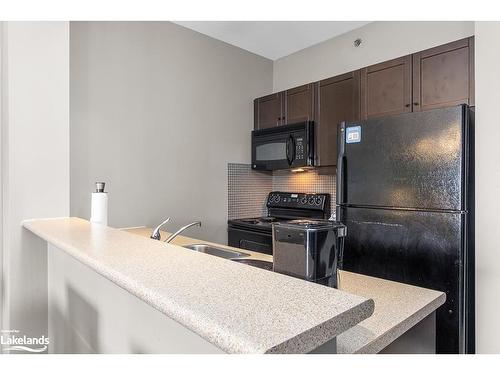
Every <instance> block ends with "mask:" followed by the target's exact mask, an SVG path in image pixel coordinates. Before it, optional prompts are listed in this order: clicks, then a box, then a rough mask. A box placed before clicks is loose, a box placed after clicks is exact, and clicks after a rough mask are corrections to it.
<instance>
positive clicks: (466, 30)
mask: <svg viewBox="0 0 500 375" xmlns="http://www.w3.org/2000/svg"><path fill="white" fill-rule="evenodd" d="M471 35H474V22H372V23H370V24H368V25H366V26H363V27H361V28H359V29H356V30H353V31H351V32H348V33H346V34H343V35H340V36H338V37H335V38H332V39H329V40H327V41H325V42H322V43H319V44H317V45H315V46H312V47H309V48H306V49H304V50H302V51H298V52H296V53H294V54H292V55H289V56H285V57H283V58H281V59H278V60H276V61H275V62H274V76H273V81H274V83H273V90H274V91H275V92H276V91H281V90H285V89H288V88H291V87H294V86H298V85H301V84H305V83H309V82H314V81H317V80H320V79H324V78H328V77H333V76H336V75H338V74H342V73H346V72H349V71H352V70H356V69H359V68H362V67H365V66H368V65H372V64H376V63H379V62H382V61H386V60H390V59H393V58H396V57H400V56H404V55H408V54H411V53H414V52H417V51H421V50H424V49H427V48H431V47H435V46H438V45H440V44H444V43H447V42H451V41H454V40H457V39H461V38H465V37H468V36H471ZM357 38H361V39H362V40H363V42H362V43H361V45H360V46H359V47H358V48H355V47H354V45H353V42H354V40H355V39H357Z"/></svg>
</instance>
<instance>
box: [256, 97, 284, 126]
mask: <svg viewBox="0 0 500 375" xmlns="http://www.w3.org/2000/svg"><path fill="white" fill-rule="evenodd" d="M283 117H284V115H283V93H282V92H278V93H275V94H271V95H266V96H263V97H262V98H257V99H255V100H254V128H255V129H265V128H272V127H273V126H278V125H281V123H282V121H283Z"/></svg>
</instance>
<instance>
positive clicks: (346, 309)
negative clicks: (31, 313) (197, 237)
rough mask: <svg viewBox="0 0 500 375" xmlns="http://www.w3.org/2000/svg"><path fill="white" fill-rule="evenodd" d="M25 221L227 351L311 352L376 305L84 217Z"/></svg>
mask: <svg viewBox="0 0 500 375" xmlns="http://www.w3.org/2000/svg"><path fill="white" fill-rule="evenodd" d="M23 225H24V227H25V228H27V229H28V230H30V231H31V232H33V233H34V234H36V235H38V236H39V237H41V238H43V239H44V240H46V241H48V242H50V243H51V244H53V245H54V246H56V247H58V248H60V249H62V250H63V251H65V252H67V253H68V254H70V255H72V256H73V257H74V258H76V259H77V260H79V261H80V262H82V263H84V264H86V265H87V266H89V267H91V268H92V269H94V270H95V271H96V272H97V273H99V274H101V275H103V276H104V277H106V278H108V279H109V280H111V281H113V282H114V283H116V284H117V285H119V286H121V287H122V288H124V289H126V290H128V291H129V292H130V293H132V294H134V295H135V296H137V297H138V298H140V299H141V300H143V301H145V302H146V303H148V304H149V305H151V306H153V307H154V308H156V309H158V310H159V311H161V312H163V313H164V314H165V315H167V316H168V317H170V318H172V319H174V320H176V321H177V322H179V323H181V324H182V325H184V326H185V327H187V328H189V329H190V330H192V331H193V332H196V333H197V334H198V335H200V336H201V337H203V338H204V339H206V340H207V341H209V342H211V343H212V344H214V345H216V346H217V347H219V348H221V349H222V350H224V351H226V352H228V353H307V352H310V351H311V350H313V349H315V348H317V347H318V346H320V345H322V344H323V343H325V342H327V341H329V340H330V339H332V338H334V337H336V336H337V335H339V334H340V333H342V332H344V331H346V330H348V329H349V328H351V327H354V326H355V325H357V324H358V323H359V322H361V321H363V320H365V319H366V318H368V317H369V316H370V315H371V314H372V313H373V310H374V303H373V300H372V299H369V298H365V297H360V296H356V295H353V294H351V293H346V292H343V291H339V290H336V289H332V288H328V287H325V286H321V285H318V284H314V283H310V282H307V281H303V280H299V279H296V278H293V277H289V276H285V275H281V274H277V273H274V272H269V271H265V270H261V269H258V268H255V267H249V266H247V265H244V264H238V263H236V262H231V261H228V260H226V259H221V258H218V257H215V256H211V255H207V254H202V253H197V252H195V251H192V250H187V249H184V248H182V247H179V246H175V245H169V244H165V243H162V242H158V241H154V240H151V239H149V238H145V237H143V236H137V235H134V234H131V233H127V232H126V231H122V230H118V229H113V228H109V227H105V226H102V225H96V224H91V223H89V222H88V221H86V220H83V219H78V218H56V219H42V220H29V221H25V222H24V223H23ZM197 242H199V241H197Z"/></svg>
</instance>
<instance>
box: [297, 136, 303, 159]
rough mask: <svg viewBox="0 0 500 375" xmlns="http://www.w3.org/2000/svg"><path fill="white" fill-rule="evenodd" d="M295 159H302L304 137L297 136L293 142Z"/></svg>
mask: <svg viewBox="0 0 500 375" xmlns="http://www.w3.org/2000/svg"><path fill="white" fill-rule="evenodd" d="M295 159H298V160H304V159H305V157H304V138H302V137H301V138H297V139H296V143H295Z"/></svg>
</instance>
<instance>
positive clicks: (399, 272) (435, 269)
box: [336, 105, 475, 353]
mask: <svg viewBox="0 0 500 375" xmlns="http://www.w3.org/2000/svg"><path fill="white" fill-rule="evenodd" d="M473 137H474V109H473V108H470V107H468V106H466V105H461V106H456V107H450V108H444V109H435V110H431V111H426V112H415V113H407V114H401V115H396V116H391V117H384V118H376V119H370V120H364V121H358V122H351V123H342V124H340V125H339V127H338V140H339V144H338V150H339V160H338V167H337V207H336V209H337V219H338V220H339V221H341V222H342V223H344V224H345V225H346V226H347V233H348V236H347V237H346V239H345V249H344V269H346V270H349V271H353V272H358V273H362V274H366V275H371V276H375V277H381V278H384V279H390V280H395V281H399V282H403V283H407V284H413V285H417V286H421V287H425V288H430V289H435V290H439V291H443V292H446V302H445V304H444V305H443V306H441V307H440V308H439V309H438V310H437V315H436V331H437V337H436V350H437V352H438V353H474V352H475V340H474V159H473V158H474V149H473V148H474V138H473Z"/></svg>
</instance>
